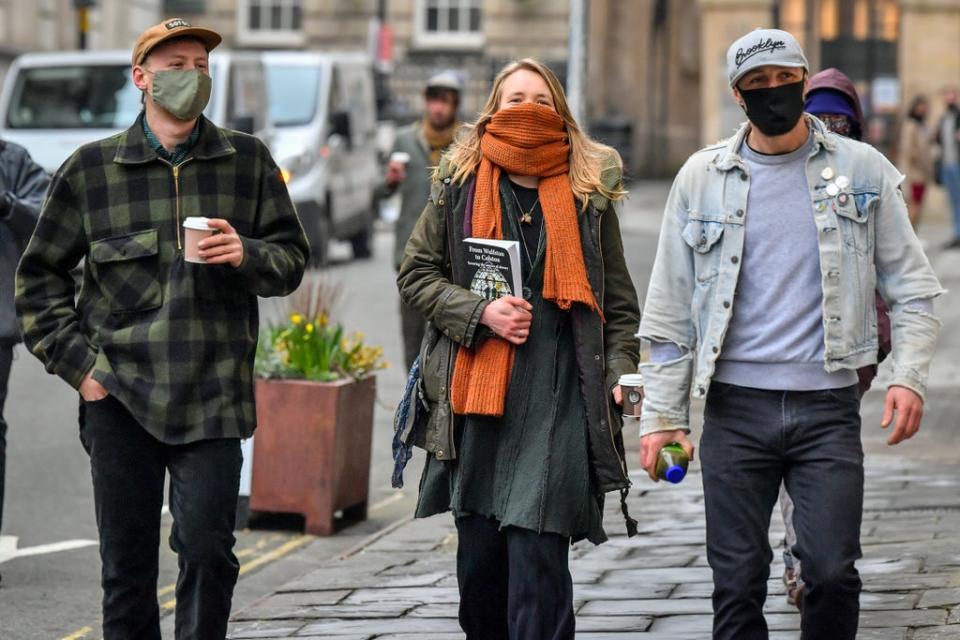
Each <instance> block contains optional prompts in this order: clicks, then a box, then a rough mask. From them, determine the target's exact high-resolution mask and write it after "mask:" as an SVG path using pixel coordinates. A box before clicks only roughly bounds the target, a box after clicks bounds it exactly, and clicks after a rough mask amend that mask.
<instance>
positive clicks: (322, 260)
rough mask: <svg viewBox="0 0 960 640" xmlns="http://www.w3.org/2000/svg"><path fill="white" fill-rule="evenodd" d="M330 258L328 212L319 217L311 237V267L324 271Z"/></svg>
mask: <svg viewBox="0 0 960 640" xmlns="http://www.w3.org/2000/svg"><path fill="white" fill-rule="evenodd" d="M329 258H330V218H329V217H328V216H327V212H326V211H321V212H320V215H318V216H317V222H316V224H315V225H314V229H313V234H311V236H310V266H311V267H314V268H317V269H322V268H323V267H325V266H327V262H328V260H329Z"/></svg>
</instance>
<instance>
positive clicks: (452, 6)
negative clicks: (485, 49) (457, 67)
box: [415, 0, 483, 49]
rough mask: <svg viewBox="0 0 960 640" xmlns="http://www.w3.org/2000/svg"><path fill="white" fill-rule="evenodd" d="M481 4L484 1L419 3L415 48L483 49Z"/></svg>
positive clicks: (446, 0)
mask: <svg viewBox="0 0 960 640" xmlns="http://www.w3.org/2000/svg"><path fill="white" fill-rule="evenodd" d="M480 4H481V0H417V3H416V11H417V16H416V38H415V43H416V45H417V46H418V47H420V48H425V49H427V48H441V49H473V48H478V47H481V46H483V11H482V10H481V7H480Z"/></svg>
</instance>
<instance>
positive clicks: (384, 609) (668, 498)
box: [230, 455, 960, 640]
mask: <svg viewBox="0 0 960 640" xmlns="http://www.w3.org/2000/svg"><path fill="white" fill-rule="evenodd" d="M867 473H868V478H867V498H866V505H865V514H864V526H863V550H864V557H863V560H861V561H860V562H859V563H858V566H859V568H860V572H861V574H862V576H863V580H864V593H863V596H862V597H861V604H862V608H863V612H862V614H861V618H860V625H861V633H860V635H859V637H860V638H863V639H864V640H894V639H896V640H902V639H909V638H912V639H914V640H933V639H942V638H960V604H958V603H960V546H958V539H960V492H958V491H957V473H956V468H955V466H954V465H953V464H950V463H942V462H941V463H930V462H919V463H918V462H908V461H903V460H900V459H898V458H895V457H893V456H889V455H877V456H872V457H871V458H870V461H869V462H868V465H867ZM635 480H636V485H637V486H638V487H639V491H637V490H635V491H634V492H633V496H632V499H631V511H632V512H633V514H634V515H635V516H637V517H639V518H640V520H641V534H640V535H639V536H637V537H636V538H633V539H628V538H627V537H626V536H625V535H623V533H622V530H623V523H622V520H621V518H620V517H619V509H618V508H617V505H614V504H611V505H608V509H607V530H608V532H609V533H610V534H611V539H610V541H609V542H607V543H605V544H603V545H601V546H598V547H595V546H593V545H590V544H589V543H580V544H577V545H575V546H574V548H573V551H572V562H571V565H572V571H573V576H574V583H575V589H574V594H575V599H576V610H577V637H578V638H583V639H596V640H600V639H601V638H602V639H614V638H647V639H649V640H655V639H664V640H665V639H667V638H670V639H679V638H705V637H709V629H710V624H711V607H710V591H711V583H710V580H711V578H710V570H709V568H708V567H707V566H706V558H705V555H704V535H705V534H704V520H703V496H702V490H701V485H700V475H699V473H697V472H696V471H694V472H693V473H692V474H691V475H690V476H688V477H687V479H686V480H684V482H683V483H682V484H680V485H677V486H667V485H665V484H663V483H660V484H657V485H653V484H652V483H650V482H649V481H647V480H645V479H643V478H639V477H637V478H635ZM773 523H774V526H773V529H772V530H771V543H772V544H773V545H774V548H776V547H777V545H778V544H779V541H780V539H781V536H782V526H780V519H779V516H778V514H774V518H773ZM455 551H456V533H455V530H454V528H453V525H452V520H451V518H449V517H443V516H438V517H435V518H432V519H428V520H418V521H409V522H406V523H404V524H402V526H400V527H398V528H396V529H394V530H393V531H391V532H390V533H388V534H386V535H384V536H383V537H381V538H380V539H378V540H375V541H372V542H371V543H370V544H369V545H368V546H366V547H365V548H363V549H362V550H359V551H358V552H357V553H355V554H353V555H351V556H350V557H347V558H344V559H342V560H338V561H332V562H330V563H329V564H328V565H327V566H325V567H322V568H320V569H317V570H315V571H314V572H312V573H310V574H308V575H306V576H304V577H302V578H300V579H298V580H296V581H294V582H291V583H289V584H287V585H285V586H284V587H283V588H282V589H281V590H280V591H279V592H278V593H276V594H273V595H271V596H269V597H267V598H265V599H264V600H262V601H260V602H259V603H257V604H256V605H254V606H252V607H250V608H248V609H246V610H245V611H241V612H239V613H237V614H236V615H235V616H234V620H235V622H234V624H233V626H232V633H231V636H230V637H231V638H234V639H240V638H289V637H296V638H340V640H347V639H348V638H349V639H350V640H354V639H356V640H360V639H364V640H366V639H370V638H377V639H378V640H384V639H387V638H395V639H399V638H414V637H416V638H429V639H431V640H447V639H448V638H449V639H451V640H452V639H453V638H461V637H462V634H461V633H460V630H459V627H458V625H457V621H456V615H457V601H458V597H457V585H456V577H455V574H454V559H455ZM775 555H776V556H778V555H779V554H775ZM781 571H782V565H781V564H780V562H779V559H777V560H775V562H774V564H773V566H772V568H771V579H770V582H769V593H770V595H769V597H768V600H767V607H766V612H767V621H768V622H769V624H770V628H771V631H772V632H771V638H775V639H786V638H796V637H797V636H798V633H797V629H799V624H800V618H799V616H798V614H797V613H796V611H795V609H793V607H791V606H790V605H788V604H787V602H786V600H785V597H784V589H783V585H782V584H781V582H780V581H779V575H780V573H781Z"/></svg>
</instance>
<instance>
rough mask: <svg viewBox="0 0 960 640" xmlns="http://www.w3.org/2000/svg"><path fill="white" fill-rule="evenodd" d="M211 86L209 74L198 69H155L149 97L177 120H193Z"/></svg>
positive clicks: (202, 107)
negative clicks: (151, 91)
mask: <svg viewBox="0 0 960 640" xmlns="http://www.w3.org/2000/svg"><path fill="white" fill-rule="evenodd" d="M211 87H212V83H211V81H210V76H208V75H207V74H206V73H204V72H202V71H200V70H199V69H189V70H187V71H177V70H171V71H157V72H155V73H154V76H153V93H152V95H151V97H152V99H153V101H154V103H156V104H157V105H158V106H160V107H162V108H163V109H164V110H165V111H167V112H169V113H170V115H172V116H173V117H174V118H176V119H177V120H193V119H194V118H197V117H199V116H200V114H201V113H203V110H204V108H205V107H206V106H207V102H208V101H209V100H210V90H211Z"/></svg>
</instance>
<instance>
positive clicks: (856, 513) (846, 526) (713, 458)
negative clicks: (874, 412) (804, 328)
mask: <svg viewBox="0 0 960 640" xmlns="http://www.w3.org/2000/svg"><path fill="white" fill-rule="evenodd" d="M700 460H701V464H702V468H703V490H704V499H705V506H706V516H707V560H708V561H709V563H710V567H711V568H712V569H713V585H714V587H713V611H714V622H713V637H714V638H717V639H731V640H732V639H736V640H755V639H760V640H765V639H766V638H767V637H768V633H767V624H766V621H765V620H764V618H763V603H764V601H765V600H766V596H767V579H768V578H769V576H770V561H771V560H772V558H773V552H772V551H771V549H770V541H769V536H768V533H767V532H768V529H769V527H770V516H771V513H772V511H773V506H774V504H775V503H776V501H777V495H778V493H779V488H780V482H781V480H783V481H784V482H785V483H786V486H787V491H788V492H789V493H790V496H791V497H792V498H793V501H794V505H795V511H794V520H793V522H794V527H795V528H796V531H797V544H796V545H795V546H794V548H793V553H794V555H795V556H796V557H797V558H798V559H799V560H801V561H802V562H803V582H804V595H803V611H802V615H801V629H802V637H803V638H804V639H806V640H819V639H821V638H830V639H831V640H845V639H850V640H853V639H854V638H855V637H856V634H857V620H858V617H859V612H860V603H859V597H860V587H861V582H860V576H859V574H858V573H857V570H856V568H855V567H854V563H855V561H856V560H857V559H859V558H860V523H861V519H862V515H863V446H862V444H861V441H860V402H859V398H858V395H857V389H856V386H851V387H848V388H844V389H831V390H826V391H767V390H761V389H749V388H746V387H738V386H734V385H729V384H723V383H719V382H714V383H713V385H712V386H711V388H710V393H709V394H708V395H707V404H706V412H705V419H704V427H703V436H702V438H701V440H700Z"/></svg>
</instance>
